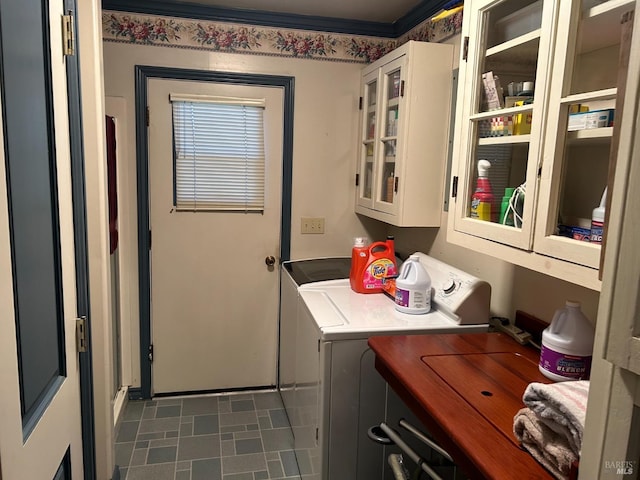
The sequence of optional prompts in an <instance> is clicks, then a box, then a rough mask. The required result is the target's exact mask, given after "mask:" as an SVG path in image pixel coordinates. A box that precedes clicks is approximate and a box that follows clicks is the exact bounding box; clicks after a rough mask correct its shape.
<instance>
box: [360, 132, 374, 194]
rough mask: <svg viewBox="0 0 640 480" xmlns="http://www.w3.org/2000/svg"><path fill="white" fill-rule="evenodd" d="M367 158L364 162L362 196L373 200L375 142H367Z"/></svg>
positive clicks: (365, 149) (365, 148)
mask: <svg viewBox="0 0 640 480" xmlns="http://www.w3.org/2000/svg"><path fill="white" fill-rule="evenodd" d="M364 151H365V157H364V162H363V171H362V177H363V184H362V190H361V195H362V198H365V199H369V200H370V199H371V198H372V196H371V195H372V187H373V141H366V142H365V147H364Z"/></svg>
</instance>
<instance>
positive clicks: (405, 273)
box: [396, 255, 431, 314]
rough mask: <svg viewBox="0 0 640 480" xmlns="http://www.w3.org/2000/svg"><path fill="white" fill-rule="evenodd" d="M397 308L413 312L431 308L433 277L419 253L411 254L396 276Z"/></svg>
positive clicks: (403, 311) (418, 312) (426, 310)
mask: <svg viewBox="0 0 640 480" xmlns="http://www.w3.org/2000/svg"><path fill="white" fill-rule="evenodd" d="M396 310H398V311H399V312H402V313H412V314H420V313H427V312H428V311H429V310H431V277H430V276H429V274H428V273H427V270H426V269H425V268H424V266H423V265H422V263H420V257H419V256H418V255H411V256H410V257H409V259H408V260H407V261H406V262H404V263H403V264H402V269H401V270H400V275H398V278H396Z"/></svg>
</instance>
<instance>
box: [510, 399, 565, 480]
mask: <svg viewBox="0 0 640 480" xmlns="http://www.w3.org/2000/svg"><path fill="white" fill-rule="evenodd" d="M513 433H514V434H515V436H516V438H517V439H518V441H519V442H520V443H521V444H522V446H523V447H524V449H525V450H526V451H528V452H529V453H530V454H531V455H532V456H533V458H535V459H536V460H537V461H538V462H540V463H541V464H542V465H543V466H544V467H546V469H547V470H549V471H550V472H551V473H553V475H554V476H555V477H556V478H558V479H560V480H566V479H568V478H569V470H570V469H571V464H572V463H573V462H574V461H575V460H577V459H578V456H577V455H576V454H575V453H574V452H573V450H572V449H571V448H570V446H569V443H568V441H567V437H566V435H562V434H560V433H558V432H557V431H555V430H554V429H553V428H549V426H548V425H547V423H546V422H544V421H542V419H541V418H540V417H539V416H538V415H537V414H535V413H534V412H533V411H532V410H531V409H529V408H523V409H521V410H520V411H518V413H517V414H516V416H515V417H514V419H513Z"/></svg>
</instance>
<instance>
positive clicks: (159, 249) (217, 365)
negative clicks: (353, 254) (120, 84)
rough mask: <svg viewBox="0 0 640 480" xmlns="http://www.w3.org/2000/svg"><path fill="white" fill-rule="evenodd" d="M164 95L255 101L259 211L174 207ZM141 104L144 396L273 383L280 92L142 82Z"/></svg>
mask: <svg viewBox="0 0 640 480" xmlns="http://www.w3.org/2000/svg"><path fill="white" fill-rule="evenodd" d="M170 94H197V95H211V96H223V97H236V98H256V99H265V101H266V107H265V111H264V125H265V157H266V160H265V208H264V213H263V214H260V213H244V212H242V213H238V212H213V211H197V212H184V211H180V212H177V211H176V210H175V208H174V187H173V185H174V183H173V172H174V162H173V148H172V112H171V105H170V102H169V95H170ZM148 103H149V109H150V114H149V118H150V122H149V203H150V207H149V222H150V229H151V232H152V243H151V274H150V277H151V335H152V343H153V364H152V391H153V393H168V392H190V391H207V390H221V389H232V388H244V387H256V386H266V385H275V382H276V354H277V333H278V320H277V319H278V284H279V281H278V280H279V278H278V275H279V273H278V268H277V265H278V262H277V261H276V265H275V266H271V267H269V266H267V265H266V263H265V260H266V259H267V258H268V257H274V258H275V259H277V258H278V254H279V251H280V221H281V218H280V217H281V192H282V174H281V172H282V154H283V147H282V140H283V91H282V89H280V88H269V87H253V86H240V85H228V84H219V83H212V82H195V81H180V80H162V79H151V80H150V81H149V88H148Z"/></svg>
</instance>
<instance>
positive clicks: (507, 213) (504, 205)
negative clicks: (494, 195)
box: [498, 187, 515, 227]
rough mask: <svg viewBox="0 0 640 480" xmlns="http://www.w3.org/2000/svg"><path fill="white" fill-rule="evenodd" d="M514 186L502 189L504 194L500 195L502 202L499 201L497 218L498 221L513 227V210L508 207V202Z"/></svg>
mask: <svg viewBox="0 0 640 480" xmlns="http://www.w3.org/2000/svg"><path fill="white" fill-rule="evenodd" d="M514 190H515V188H512V187H507V188H505V189H504V196H503V197H502V202H501V203H500V217H499V218H498V220H499V222H500V223H501V224H503V225H509V226H511V227H513V225H514V224H513V210H511V209H510V208H509V202H510V201H511V196H512V195H513V191H514Z"/></svg>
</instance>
